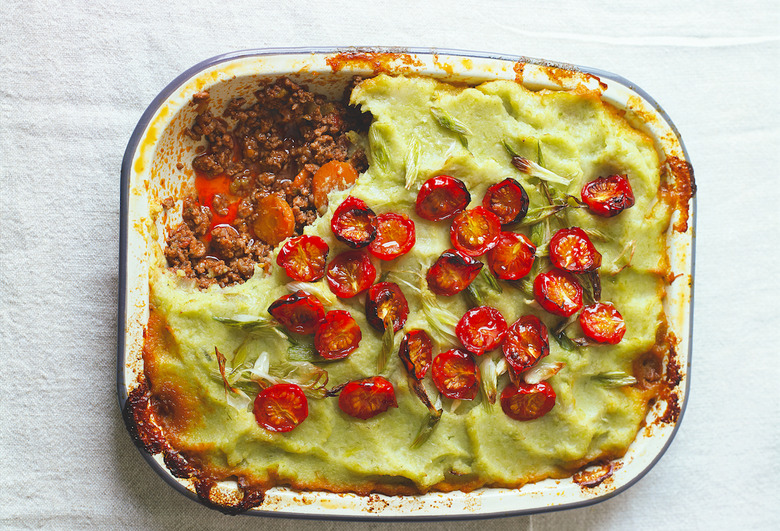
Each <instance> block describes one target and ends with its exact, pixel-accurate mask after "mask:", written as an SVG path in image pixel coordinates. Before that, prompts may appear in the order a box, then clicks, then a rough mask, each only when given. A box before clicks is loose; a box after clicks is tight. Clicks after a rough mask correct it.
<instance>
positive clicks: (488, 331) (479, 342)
mask: <svg viewBox="0 0 780 531" xmlns="http://www.w3.org/2000/svg"><path fill="white" fill-rule="evenodd" d="M455 333H456V334H457V336H458V339H459V340H460V342H461V343H463V346H464V347H466V350H468V351H469V352H472V353H474V354H476V355H477V356H481V355H482V354H484V353H485V352H487V351H489V350H493V349H494V348H497V347H498V346H499V345H501V342H502V341H503V340H504V336H505V335H506V320H505V319H504V316H503V315H501V312H499V311H498V310H496V309H495V308H491V307H490V306H479V307H477V308H472V309H471V310H469V311H467V312H466V313H465V314H464V315H463V317H461V318H460V321H458V325H457V326H456V327H455Z"/></svg>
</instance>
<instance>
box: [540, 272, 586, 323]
mask: <svg viewBox="0 0 780 531" xmlns="http://www.w3.org/2000/svg"><path fill="white" fill-rule="evenodd" d="M534 297H535V298H536V302H538V303H539V304H540V305H541V306H542V308H544V309H545V310H547V311H548V312H550V313H554V314H555V315H562V316H563V317H569V316H570V315H574V314H575V313H577V310H579V309H580V308H582V286H580V285H579V283H578V282H577V280H576V279H575V278H574V277H573V276H572V274H571V273H568V272H566V271H559V270H557V269H553V270H552V271H548V272H547V273H540V274H539V275H538V276H537V277H536V278H535V279H534Z"/></svg>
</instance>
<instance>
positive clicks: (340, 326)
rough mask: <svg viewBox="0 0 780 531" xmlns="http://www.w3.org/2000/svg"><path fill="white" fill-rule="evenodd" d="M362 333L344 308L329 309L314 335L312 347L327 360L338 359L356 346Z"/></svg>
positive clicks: (361, 337) (345, 355)
mask: <svg viewBox="0 0 780 531" xmlns="http://www.w3.org/2000/svg"><path fill="white" fill-rule="evenodd" d="M361 339H363V334H362V333H361V332H360V326H358V324H357V323H356V322H355V319H354V318H353V317H352V315H351V314H350V313H349V312H348V311H346V310H331V311H329V312H328V313H326V314H325V319H323V320H322V322H321V323H320V326H319V328H317V333H316V334H315V335H314V348H315V349H316V350H317V352H318V353H319V355H320V356H322V357H323V358H325V359H328V360H340V359H342V358H346V357H347V356H349V355H350V354H352V353H353V352H354V351H355V349H357V348H358V345H359V344H360V340H361Z"/></svg>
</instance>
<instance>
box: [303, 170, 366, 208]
mask: <svg viewBox="0 0 780 531" xmlns="http://www.w3.org/2000/svg"><path fill="white" fill-rule="evenodd" d="M357 178H358V174H357V171H355V168H353V167H352V165H351V164H350V163H349V162H341V161H338V160H332V161H330V162H328V163H325V164H323V165H322V166H321V167H320V169H319V170H317V173H315V174H314V178H313V179H312V191H313V193H314V205H315V206H316V207H317V212H319V213H320V215H322V214H324V213H325V209H326V208H327V207H328V194H329V193H331V192H335V191H337V190H346V189H347V188H349V187H350V186H352V185H353V184H355V181H357Z"/></svg>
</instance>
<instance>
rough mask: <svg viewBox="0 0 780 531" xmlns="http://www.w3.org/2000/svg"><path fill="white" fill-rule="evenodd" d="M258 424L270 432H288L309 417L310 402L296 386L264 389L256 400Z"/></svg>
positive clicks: (275, 386) (279, 385)
mask: <svg viewBox="0 0 780 531" xmlns="http://www.w3.org/2000/svg"><path fill="white" fill-rule="evenodd" d="M254 413H255V419H256V420H257V423H258V424H259V425H260V426H261V427H263V428H265V429H266V430H268V431H275V432H287V431H292V430H293V429H295V427H296V426H298V424H300V423H301V422H303V421H304V420H306V417H308V416H309V402H308V401H307V400H306V395H305V394H303V390H302V389H301V388H300V387H298V386H297V385H295V384H287V383H283V384H276V385H272V386H271V387H268V388H266V389H263V390H262V391H260V393H259V394H258V395H257V398H255V407H254Z"/></svg>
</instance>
